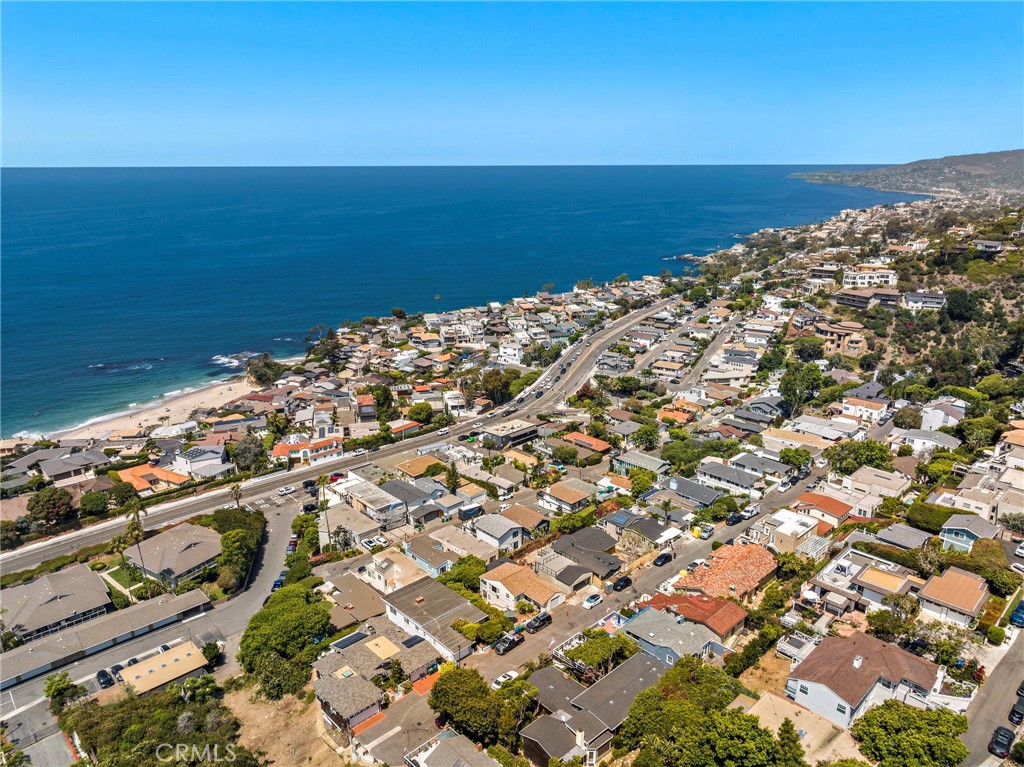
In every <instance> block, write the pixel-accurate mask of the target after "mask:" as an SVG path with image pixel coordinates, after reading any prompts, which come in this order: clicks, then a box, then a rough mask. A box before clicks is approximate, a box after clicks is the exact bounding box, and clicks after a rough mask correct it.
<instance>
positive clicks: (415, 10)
mask: <svg viewBox="0 0 1024 767" xmlns="http://www.w3.org/2000/svg"><path fill="white" fill-rule="evenodd" d="M0 12H2V46H3V47H2V74H3V144H2V149H3V164H4V165H5V166H105V165H462V164H476V165H488V164H501V165H517V164H630V163H638V164H640V163H651V164H665V163H668V164H721V163H735V164H744V163H859V162H863V163H889V162H905V161H910V160H915V159H920V158H924V157H935V156H941V155H946V154H960V153H966V152H982V151H992V150H999V149H1010V148H1015V147H1019V146H1021V145H1022V143H1024V140H1022V134H1024V12H1022V6H1021V4H1020V3H1016V2H1014V3H995V4H985V3H968V4H959V3H927V2H919V3H907V4H897V3H876V4H855V3H827V4H810V3H770V4H747V3H738V2H737V3H709V4H697V3H692V4H691V3H677V4H653V3H651V4H649V3H640V4H613V3H600V4H582V3H570V4H556V3H547V4H525V3H524V4H520V3H495V4H462V3H444V4H431V3H405V4H383V3H379V4H378V3H357V4H342V3H328V4H320V3H296V4H291V3H253V4H249V3H243V2H237V3H224V4H216V3H195V4H175V3H165V4H160V3H123V4H122V3H96V4H86V3H56V2H46V3H3V5H2V11H0Z"/></svg>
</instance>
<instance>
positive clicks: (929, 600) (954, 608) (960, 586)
mask: <svg viewBox="0 0 1024 767" xmlns="http://www.w3.org/2000/svg"><path fill="white" fill-rule="evenodd" d="M987 600H988V586H987V584H986V582H985V579H984V578H982V577H981V576H980V575H975V574H974V573H969V572H967V571H966V570H962V569H960V568H959V567H950V568H949V569H948V570H946V571H945V572H944V573H942V575H933V576H932V577H931V578H929V579H928V582H927V583H926V584H925V585H924V588H922V589H921V590H920V591H919V592H918V594H917V601H918V602H920V603H921V613H922V620H927V619H929V618H932V619H937V620H940V621H946V622H947V623H955V624H957V625H959V626H970V625H971V623H972V622H973V621H975V620H976V619H977V617H978V615H980V614H981V610H982V608H983V607H984V606H985V602H986V601H987Z"/></svg>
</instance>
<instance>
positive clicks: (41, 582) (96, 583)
mask: <svg viewBox="0 0 1024 767" xmlns="http://www.w3.org/2000/svg"><path fill="white" fill-rule="evenodd" d="M3 594H4V600H3V606H4V609H5V613H4V616H3V619H4V621H3V622H4V626H6V627H7V629H8V630H9V631H11V632H12V633H13V634H14V636H15V637H16V638H17V639H18V640H19V641H20V642H22V643H25V642H31V641H32V640H33V639H38V638H39V637H43V636H47V635H49V634H54V633H56V632H58V631H62V630H64V629H66V628H68V627H69V626H74V625H76V624H79V623H84V622H85V621H87V620H91V619H93V618H96V617H99V616H100V615H103V614H104V613H106V612H107V610H108V609H110V608H111V607H112V606H113V605H112V603H111V601H110V594H109V592H108V588H107V584H106V582H105V581H104V580H103V579H102V578H101V577H100V576H99V574H98V573H95V572H93V571H92V570H90V569H89V567H88V566H87V565H85V564H75V565H71V567H66V568H64V569H63V570H58V571H57V572H55V573H47V574H46V575H41V576H40V577H39V578H37V579H36V580H34V581H31V582H29V583H26V584H25V585H23V586H11V587H9V588H5V589H4V592H3Z"/></svg>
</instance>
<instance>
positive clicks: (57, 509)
mask: <svg viewBox="0 0 1024 767" xmlns="http://www.w3.org/2000/svg"><path fill="white" fill-rule="evenodd" d="M26 508H27V510H28V516H29V518H30V519H32V520H33V521H36V522H41V523H42V524H43V525H45V526H46V527H53V526H55V525H60V524H63V523H64V522H67V521H69V520H72V519H74V518H75V505H74V503H73V502H72V498H71V493H69V492H68V491H67V490H65V489H64V488H62V487H44V488H43V489H42V490H40V491H39V492H38V493H36V494H35V495H33V496H32V497H31V498H29V499H28V505H27V507H26Z"/></svg>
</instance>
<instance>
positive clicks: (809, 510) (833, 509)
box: [792, 492, 853, 527]
mask: <svg viewBox="0 0 1024 767" xmlns="http://www.w3.org/2000/svg"><path fill="white" fill-rule="evenodd" d="M792 506H793V511H796V512H798V513H800V514H809V515H810V516H812V517H814V518H815V519H820V520H821V521H822V522H827V523H828V524H829V525H831V526H832V527H839V525H841V524H842V523H843V522H845V521H846V520H847V519H849V518H850V516H851V515H852V514H853V506H852V505H850V504H849V503H846V502H844V501H840V500H839V499H837V498H833V497H832V496H829V495H825V494H824V493H811V492H806V493H801V494H800V495H798V496H797V498H796V500H795V501H793V504H792Z"/></svg>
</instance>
